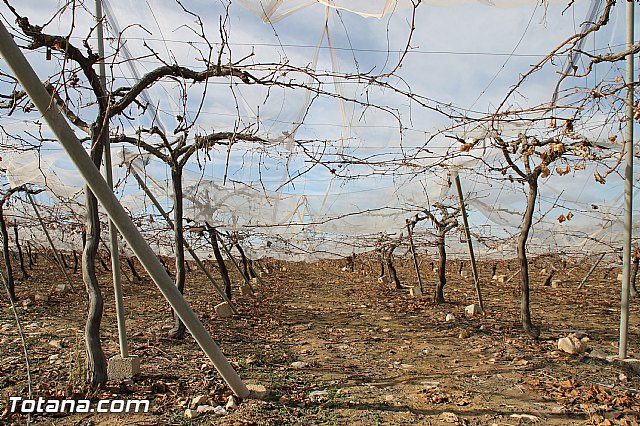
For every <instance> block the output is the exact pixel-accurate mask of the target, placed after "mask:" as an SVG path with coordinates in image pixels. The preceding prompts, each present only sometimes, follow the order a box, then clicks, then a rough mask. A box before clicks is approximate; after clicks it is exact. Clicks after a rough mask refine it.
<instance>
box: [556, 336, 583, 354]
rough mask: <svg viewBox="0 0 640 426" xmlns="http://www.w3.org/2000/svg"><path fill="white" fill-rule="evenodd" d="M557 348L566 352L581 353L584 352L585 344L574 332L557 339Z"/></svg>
mask: <svg viewBox="0 0 640 426" xmlns="http://www.w3.org/2000/svg"><path fill="white" fill-rule="evenodd" d="M558 349H559V350H561V351H564V352H566V353H568V354H581V353H583V352H586V350H587V345H586V344H584V343H583V342H582V341H581V340H580V339H578V338H577V337H576V336H575V335H574V334H570V335H568V336H567V337H561V338H559V339H558Z"/></svg>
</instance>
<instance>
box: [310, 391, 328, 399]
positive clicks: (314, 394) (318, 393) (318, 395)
mask: <svg viewBox="0 0 640 426" xmlns="http://www.w3.org/2000/svg"><path fill="white" fill-rule="evenodd" d="M328 394H329V392H327V391H325V390H317V391H313V392H311V393H310V394H309V399H310V400H312V401H318V400H320V399H322V397H323V396H327V395H328Z"/></svg>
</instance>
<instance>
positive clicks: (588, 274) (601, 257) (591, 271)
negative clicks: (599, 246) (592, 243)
mask: <svg viewBox="0 0 640 426" xmlns="http://www.w3.org/2000/svg"><path fill="white" fill-rule="evenodd" d="M606 254H607V253H606V252H605V253H602V255H601V256H600V257H599V258H598V260H597V261H596V263H594V264H593V266H592V267H591V269H589V272H587V275H585V276H584V278H583V279H582V281H580V285H579V286H578V290H580V289H581V288H582V286H583V285H584V283H586V282H587V280H588V279H589V277H590V276H591V274H593V271H595V270H596V268H597V267H598V265H599V264H600V262H602V259H604V257H605V255H606Z"/></svg>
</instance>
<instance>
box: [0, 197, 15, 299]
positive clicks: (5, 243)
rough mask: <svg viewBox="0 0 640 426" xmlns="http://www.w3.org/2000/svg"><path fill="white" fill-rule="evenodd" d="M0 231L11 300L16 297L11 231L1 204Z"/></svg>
mask: <svg viewBox="0 0 640 426" xmlns="http://www.w3.org/2000/svg"><path fill="white" fill-rule="evenodd" d="M0 231H1V232H2V255H3V257H4V266H5V268H6V271H7V291H8V292H9V297H11V300H15V299H16V290H15V281H14V279H13V268H12V267H11V252H10V251H9V232H8V231H7V224H6V223H5V221H4V209H3V208H2V206H0Z"/></svg>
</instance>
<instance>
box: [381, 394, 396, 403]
mask: <svg viewBox="0 0 640 426" xmlns="http://www.w3.org/2000/svg"><path fill="white" fill-rule="evenodd" d="M395 399H396V397H395V396H393V395H385V396H384V400H385V401H387V402H393V401H395Z"/></svg>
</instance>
